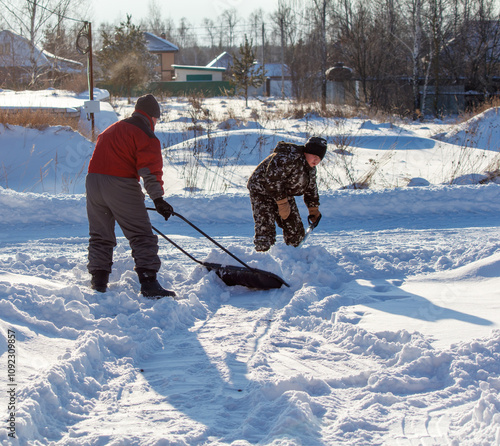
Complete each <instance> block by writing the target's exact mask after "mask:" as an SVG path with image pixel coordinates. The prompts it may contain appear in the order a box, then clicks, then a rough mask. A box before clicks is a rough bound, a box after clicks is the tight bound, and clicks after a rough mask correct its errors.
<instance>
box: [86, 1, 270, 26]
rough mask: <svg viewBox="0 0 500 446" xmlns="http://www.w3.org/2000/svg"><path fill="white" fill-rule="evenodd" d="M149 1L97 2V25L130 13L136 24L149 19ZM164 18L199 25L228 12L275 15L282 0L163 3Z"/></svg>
mask: <svg viewBox="0 0 500 446" xmlns="http://www.w3.org/2000/svg"><path fill="white" fill-rule="evenodd" d="M150 3H151V2H150V1H148V2H138V1H137V0H106V1H105V2H101V1H98V0H93V7H94V18H95V21H96V22H97V25H98V24H99V23H102V22H108V23H114V22H115V20H117V19H118V20H122V19H125V17H126V15H127V14H131V15H132V19H133V21H134V22H136V21H139V20H140V19H142V18H145V17H147V16H148V11H149V5H150ZM156 3H157V4H158V5H161V6H160V7H161V13H162V17H163V18H165V19H167V18H169V17H170V18H172V19H173V20H174V22H177V21H179V20H180V19H181V18H183V17H185V18H187V19H188V21H189V22H191V23H192V24H193V25H199V24H201V23H202V21H203V19H204V18H210V19H213V20H215V19H216V18H217V17H218V16H220V15H221V14H222V13H223V12H224V11H225V10H227V9H232V8H235V9H236V10H237V11H238V13H239V15H240V17H242V18H245V19H246V18H247V17H248V16H249V15H250V14H251V13H252V12H254V11H256V10H258V9H260V8H262V9H263V10H264V12H266V13H269V12H272V11H273V10H274V9H275V8H276V6H277V4H278V0H253V1H251V2H249V1H247V0H212V1H207V0H183V1H181V2H168V3H167V2H161V1H156Z"/></svg>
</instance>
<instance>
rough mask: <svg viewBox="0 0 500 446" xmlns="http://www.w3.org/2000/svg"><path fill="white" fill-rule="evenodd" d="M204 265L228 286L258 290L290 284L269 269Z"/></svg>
mask: <svg viewBox="0 0 500 446" xmlns="http://www.w3.org/2000/svg"><path fill="white" fill-rule="evenodd" d="M203 266H205V268H207V269H208V270H209V271H215V273H216V274H217V275H218V276H219V277H220V278H221V280H222V281H223V282H224V283H225V284H226V285H228V286H236V285H240V286H244V287H247V288H253V289H258V290H270V289H273V288H281V287H282V286H283V285H286V286H287V287H289V286H290V285H288V284H287V283H286V282H285V281H284V280H283V279H282V278H281V277H279V276H277V275H276V274H273V273H270V272H268V271H263V270H261V269H257V268H251V269H250V268H245V267H243V266H233V265H221V264H219V263H207V262H203Z"/></svg>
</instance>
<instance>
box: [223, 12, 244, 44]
mask: <svg viewBox="0 0 500 446" xmlns="http://www.w3.org/2000/svg"><path fill="white" fill-rule="evenodd" d="M239 22H240V19H239V17H238V11H237V10H236V9H235V8H231V9H226V10H225V11H224V12H223V13H222V15H221V23H224V24H225V25H226V26H227V33H228V34H227V39H228V40H227V46H228V47H229V48H233V47H234V46H235V32H236V25H237V24H238V23H239Z"/></svg>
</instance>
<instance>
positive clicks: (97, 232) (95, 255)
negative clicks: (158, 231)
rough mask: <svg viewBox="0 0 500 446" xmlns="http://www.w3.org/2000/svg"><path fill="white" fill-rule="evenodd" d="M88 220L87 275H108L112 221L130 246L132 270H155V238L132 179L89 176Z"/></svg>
mask: <svg viewBox="0 0 500 446" xmlns="http://www.w3.org/2000/svg"><path fill="white" fill-rule="evenodd" d="M85 187H86V192H87V216H88V219H89V234H90V239H89V258H88V260H89V262H88V265H87V269H88V271H89V273H91V274H92V273H94V272H95V271H97V270H103V271H108V272H111V265H112V264H113V248H114V247H115V246H116V236H115V222H117V223H118V224H119V225H120V228H121V230H122V231H123V234H124V235H125V237H126V238H127V240H128V241H129V243H130V247H131V249H132V257H133V258H134V261H135V267H136V268H144V269H147V270H152V271H158V270H159V269H160V265H161V262H160V258H159V257H158V237H157V236H156V235H154V234H153V230H152V228H151V221H150V220H149V216H148V211H147V210H146V206H145V204H144V198H145V197H144V194H143V192H142V189H141V185H140V183H139V182H138V181H137V180H136V179H135V178H120V177H114V176H111V175H101V174H98V173H89V174H88V175H87V178H86V181H85Z"/></svg>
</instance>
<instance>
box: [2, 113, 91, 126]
mask: <svg viewBox="0 0 500 446" xmlns="http://www.w3.org/2000/svg"><path fill="white" fill-rule="evenodd" d="M79 121H80V115H78V116H77V117H73V116H69V115H67V114H66V113H54V112H53V111H50V110H30V109H25V110H16V111H9V110H0V124H4V125H5V126H9V125H19V126H21V127H27V128H32V129H38V130H44V129H46V128H47V127H49V126H55V125H60V126H65V127H71V128H72V129H73V130H75V131H77V132H80V131H81V129H80V128H79V125H78V123H79Z"/></svg>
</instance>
